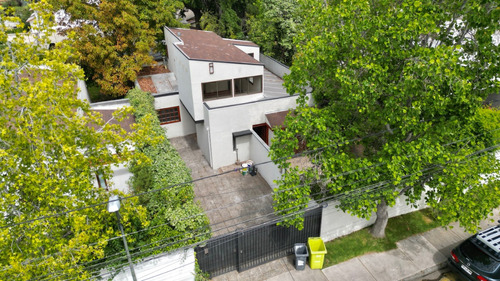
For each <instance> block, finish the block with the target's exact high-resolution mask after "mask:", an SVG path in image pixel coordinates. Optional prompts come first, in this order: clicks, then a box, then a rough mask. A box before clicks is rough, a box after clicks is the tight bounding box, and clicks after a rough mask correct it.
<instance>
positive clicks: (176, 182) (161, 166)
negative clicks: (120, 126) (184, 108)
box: [127, 89, 210, 253]
mask: <svg viewBox="0 0 500 281" xmlns="http://www.w3.org/2000/svg"><path fill="white" fill-rule="evenodd" d="M127 98H128V99H129V100H130V104H131V105H132V107H133V108H134V116H135V119H136V130H145V131H146V132H148V135H149V138H148V139H145V140H143V141H142V142H141V143H139V144H137V145H136V150H139V151H141V152H143V154H144V155H146V156H147V158H148V160H147V161H141V160H140V159H138V160H134V161H132V163H131V164H130V165H129V169H130V171H131V172H132V174H133V176H132V178H131V179H130V185H131V187H132V189H133V192H134V193H136V194H140V193H144V192H147V193H146V194H143V195H141V196H139V198H140V202H141V204H142V205H143V206H145V207H146V209H147V213H148V220H149V221H150V223H151V224H150V226H149V230H148V232H147V236H148V239H147V243H145V244H151V246H149V248H152V247H156V250H155V251H153V252H154V253H158V252H163V251H165V250H172V249H175V248H179V247H182V246H185V245H189V244H192V243H195V242H197V241H202V240H205V239H207V238H209V233H210V228H209V221H208V218H207V216H206V215H205V214H204V212H203V209H202V208H201V207H200V205H199V204H198V203H197V202H194V192H193V186H192V184H191V183H190V182H191V181H192V178H191V174H190V171H189V169H188V168H187V167H186V165H185V163H184V161H183V160H182V159H181V157H180V156H179V154H178V152H177V151H176V150H175V148H173V147H172V145H171V144H170V142H169V141H168V139H167V138H166V136H165V131H164V129H163V128H162V127H161V126H160V122H159V120H158V117H157V115H156V111H155V109H154V98H153V97H152V96H151V94H149V93H146V92H143V91H141V90H139V89H133V90H131V91H129V92H128V94H127ZM158 190H161V191H158ZM145 242H146V241H145Z"/></svg>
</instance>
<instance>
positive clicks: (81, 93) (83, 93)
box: [77, 80, 90, 103]
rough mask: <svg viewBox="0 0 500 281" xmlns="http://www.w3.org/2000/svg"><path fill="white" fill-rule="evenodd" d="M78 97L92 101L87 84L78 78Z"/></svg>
mask: <svg viewBox="0 0 500 281" xmlns="http://www.w3.org/2000/svg"><path fill="white" fill-rule="evenodd" d="M77 85H78V95H77V97H78V99H79V100H83V101H87V102H88V103H90V97H89V92H88V91H87V84H86V83H85V81H83V80H78V83H77Z"/></svg>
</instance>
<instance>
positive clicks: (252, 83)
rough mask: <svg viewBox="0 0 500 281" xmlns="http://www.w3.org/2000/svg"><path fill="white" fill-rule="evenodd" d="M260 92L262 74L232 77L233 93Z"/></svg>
mask: <svg viewBox="0 0 500 281" xmlns="http://www.w3.org/2000/svg"><path fill="white" fill-rule="evenodd" d="M256 93H262V75H259V76H252V77H245V78H239V79H234V95H245V94H256Z"/></svg>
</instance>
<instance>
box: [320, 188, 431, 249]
mask: <svg viewBox="0 0 500 281" xmlns="http://www.w3.org/2000/svg"><path fill="white" fill-rule="evenodd" d="M405 200H406V197H405V196H400V197H399V198H398V199H397V200H396V205H394V206H393V207H390V208H389V210H388V211H389V217H390V218H392V217H396V216H399V215H403V214H407V213H411V212H414V211H417V210H421V209H424V208H426V207H427V206H426V204H425V200H424V199H421V200H420V201H419V202H418V206H419V207H418V208H413V207H411V206H409V205H407V204H406V201H405ZM337 204H338V203H329V205H328V207H326V208H325V209H323V217H322V220H321V238H323V240H324V241H330V240H333V239H335V238H338V237H341V236H345V235H347V234H350V233H352V232H355V231H358V230H360V229H363V228H365V227H367V226H370V225H372V224H373V223H375V219H376V217H377V215H376V214H375V213H373V214H372V216H371V218H370V220H366V219H362V218H358V217H356V216H352V215H350V214H348V213H344V212H342V210H340V209H337V208H336V207H335V206H336V205H337Z"/></svg>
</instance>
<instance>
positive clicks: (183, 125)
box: [155, 94, 196, 138]
mask: <svg viewBox="0 0 500 281" xmlns="http://www.w3.org/2000/svg"><path fill="white" fill-rule="evenodd" d="M174 106H178V107H179V110H180V115H181V122H175V123H170V124H165V125H161V126H162V127H163V128H165V129H167V132H166V134H167V138H175V137H182V136H187V135H190V134H194V133H195V132H196V128H195V124H194V121H193V119H192V118H191V116H189V113H188V112H187V110H186V108H185V107H184V106H183V105H182V104H181V101H180V100H179V95H178V94H176V95H168V96H161V97H156V98H155V109H162V108H168V107H174Z"/></svg>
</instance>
